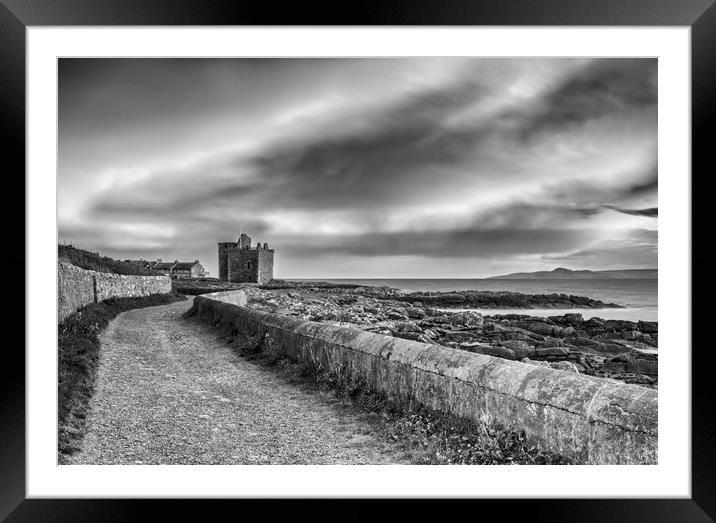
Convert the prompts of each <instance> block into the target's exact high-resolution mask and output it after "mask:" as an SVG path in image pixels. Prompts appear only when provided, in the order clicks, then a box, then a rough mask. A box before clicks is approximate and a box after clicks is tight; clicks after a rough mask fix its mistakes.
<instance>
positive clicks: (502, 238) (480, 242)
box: [275, 229, 594, 258]
mask: <svg viewBox="0 0 716 523" xmlns="http://www.w3.org/2000/svg"><path fill="white" fill-rule="evenodd" d="M593 237H594V231H591V230H588V229H581V230H577V229H524V230H521V229H511V230H505V229H491V230H478V229H457V230H450V231H420V232H414V231H403V232H391V233H371V234H361V235H327V236H318V237H317V236H303V235H299V236H293V237H290V238H289V237H280V236H279V237H278V238H277V240H276V242H275V244H276V245H280V246H282V249H283V251H284V252H288V253H289V254H291V253H293V254H296V255H300V256H306V255H314V256H323V255H347V256H358V257H373V256H420V257H428V258H441V257H450V258H490V257H494V256H514V255H524V254H536V253H543V252H562V251H566V250H570V249H574V248H576V247H578V246H580V245H584V244H585V243H586V242H588V241H590V240H591V239H593Z"/></svg>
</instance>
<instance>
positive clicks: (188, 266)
mask: <svg viewBox="0 0 716 523" xmlns="http://www.w3.org/2000/svg"><path fill="white" fill-rule="evenodd" d="M198 263H199V261H198V260H195V261H193V262H178V263H176V264H175V265H174V268H175V269H191V268H192V267H194V265H196V264H198Z"/></svg>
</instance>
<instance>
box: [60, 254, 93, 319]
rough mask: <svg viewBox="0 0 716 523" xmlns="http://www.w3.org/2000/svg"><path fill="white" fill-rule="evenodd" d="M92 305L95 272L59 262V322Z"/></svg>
mask: <svg viewBox="0 0 716 523" xmlns="http://www.w3.org/2000/svg"><path fill="white" fill-rule="evenodd" d="M90 303H94V271H86V270H84V269H80V268H79V267H75V266H74V265H72V264H70V263H66V262H62V261H60V262H58V263H57V316H58V321H60V322H61V321H63V320H64V319H65V318H67V317H68V316H70V315H72V314H74V313H75V312H76V311H78V310H79V309H81V308H82V307H84V306H86V305H89V304H90Z"/></svg>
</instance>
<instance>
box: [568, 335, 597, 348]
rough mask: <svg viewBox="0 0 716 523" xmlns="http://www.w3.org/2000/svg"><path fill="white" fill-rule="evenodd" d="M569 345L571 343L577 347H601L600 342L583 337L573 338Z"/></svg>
mask: <svg viewBox="0 0 716 523" xmlns="http://www.w3.org/2000/svg"><path fill="white" fill-rule="evenodd" d="M569 343H571V344H572V345H576V346H577V347H596V346H597V345H599V342H597V341H594V340H591V339H589V338H584V337H581V336H578V337H576V338H572V339H571V340H569Z"/></svg>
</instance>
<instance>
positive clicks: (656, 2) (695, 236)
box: [0, 0, 716, 522]
mask: <svg viewBox="0 0 716 523" xmlns="http://www.w3.org/2000/svg"><path fill="white" fill-rule="evenodd" d="M48 25H52V26H63V25H72V26H80V25H155V26H159V25H338V26H342V25H448V26H458V25H460V26H471V25H510V26H522V25H551V26H554V25H574V26H595V25H597V26H688V27H690V28H691V38H692V40H691V60H692V64H691V67H692V69H691V71H692V173H698V175H694V174H692V195H693V206H692V224H693V225H692V281H693V279H694V278H696V279H697V280H696V281H698V282H699V286H698V290H699V295H700V296H709V295H711V292H710V291H711V288H712V287H713V283H711V282H710V280H709V276H710V275H711V274H713V272H714V269H716V244H715V243H714V242H712V241H710V238H709V236H707V235H708V233H709V229H710V224H711V223H713V220H712V218H711V216H710V211H711V208H710V207H711V206H709V205H707V203H706V202H705V201H704V202H701V203H702V205H699V202H698V200H699V198H704V199H705V198H708V196H709V193H708V191H707V190H704V189H705V187H706V184H707V183H708V182H707V180H708V175H709V174H711V173H713V172H715V171H716V170H715V169H714V160H713V157H714V153H713V151H712V149H713V146H712V144H711V140H710V137H711V136H712V135H713V133H712V132H709V131H713V130H714V127H716V102H715V101H714V100H715V99H716V5H714V0H679V1H675V0H499V1H497V0H452V1H451V0H447V1H445V0H442V1H439V0H423V1H418V0H412V1H409V0H406V1H387V0H383V1H377V0H376V1H373V2H366V1H360V0H358V1H355V2H352V3H341V2H332V3H326V4H325V5H323V4H316V3H312V2H310V3H309V2H300V3H299V2H293V3H286V5H278V4H276V3H275V2H269V1H263V2H261V1H245V0H235V1H217V0H212V1H207V0H0V72H1V73H2V75H1V76H0V115H1V121H2V125H1V126H0V133H1V134H2V139H3V143H4V144H5V145H6V147H7V148H6V154H5V159H6V161H7V160H14V161H13V162H11V163H12V164H14V165H16V166H17V170H18V171H17V172H24V168H25V152H24V151H25V147H24V145H25V133H24V129H25V29H26V28H27V27H28V26H48ZM20 190H22V191H23V193H24V184H22V186H21V189H20ZM18 199H19V198H18ZM20 241H21V242H23V245H24V239H22V240H20ZM25 261H26V260H25V255H24V249H23V250H20V249H18V248H16V249H14V250H12V252H10V253H5V254H4V255H3V257H2V258H0V263H2V268H3V269H4V270H6V271H11V272H12V273H13V274H17V272H18V267H20V266H22V267H25ZM6 274H7V272H6ZM31 277H32V275H31V274H28V273H27V270H26V271H25V278H26V281H27V278H31ZM16 291H17V293H18V294H17V295H20V294H19V292H20V290H19V289H17V290H16ZM692 296H693V307H692V311H693V313H692V325H693V326H694V327H698V329H694V331H693V343H692V346H693V350H692V409H693V410H692V416H691V419H692V462H691V470H692V497H691V498H690V499H618V500H617V499H569V500H556V499H531V500H514V499H505V500H480V501H478V505H479V509H478V510H485V509H486V508H491V509H493V508H494V509H497V510H498V511H499V512H500V513H503V514H509V515H510V516H512V515H515V514H516V513H518V512H524V517H528V518H530V520H531V521H535V520H537V521H541V520H544V521H582V522H585V521H630V522H633V521H713V520H714V518H716V496H714V493H715V492H716V459H715V457H716V445H714V443H713V442H714V440H716V431H715V430H714V421H713V416H712V412H713V411H714V408H713V402H712V400H713V397H714V394H713V388H712V386H711V383H710V379H709V378H710V376H709V375H710V372H711V371H710V369H711V366H710V365H709V357H710V352H711V351H712V350H713V348H712V347H711V346H710V344H708V343H705V344H703V345H699V344H698V343H697V339H698V337H697V336H696V335H697V334H699V332H700V331H701V330H702V328H703V327H702V326H703V325H707V324H708V322H709V318H708V315H710V310H709V309H708V307H707V306H702V307H701V308H699V307H697V305H698V300H696V296H695V294H692ZM17 308H18V305H17V303H15V304H14V309H13V310H12V313H13V314H14V315H15V316H16V315H17ZM23 309H24V308H23ZM31 313H32V311H27V314H31ZM7 317H8V316H6V318H7ZM672 349H673V350H689V348H688V347H686V348H684V347H680V348H670V349H669V350H672ZM7 350H8V351H9V348H8V349H7ZM6 358H7V359H6V360H5V361H6V369H17V370H14V371H12V372H10V371H6V372H5V373H4V376H3V379H2V380H0V387H2V399H3V402H2V405H1V406H0V408H1V409H2V410H1V414H0V419H1V422H0V427H1V428H0V431H1V433H2V440H1V441H2V445H1V446H0V478H1V479H0V518H7V520H8V521H113V520H122V521H127V520H143V519H148V518H150V517H152V516H151V511H150V509H157V508H159V510H161V514H162V517H164V518H171V517H172V515H173V514H177V515H178V516H179V519H181V520H185V519H191V518H192V516H195V515H198V516H200V517H199V519H200V520H211V519H212V511H214V510H220V511H223V510H230V511H232V512H233V513H234V514H236V512H235V511H236V510H237V507H236V506H235V504H237V503H241V504H243V505H242V508H241V510H246V509H247V508H250V507H251V506H252V505H254V504H256V503H257V502H255V501H238V500H236V501H235V500H224V501H221V502H216V501H211V502H208V501H192V502H191V503H190V500H175V501H173V502H171V503H169V502H167V501H163V500H143V501H142V500H118V499H114V500H78V499H46V500H40V499H26V495H25V359H24V355H23V354H22V353H21V352H20V351H18V350H17V349H14V353H13V354H6ZM13 358H14V359H15V360H17V361H13ZM270 503H271V508H270V510H271V511H272V512H273V511H275V510H277V509H278V508H290V509H294V508H300V507H302V506H303V504H304V502H303V501H293V502H291V503H292V505H295V507H294V506H291V507H285V504H286V503H288V502H281V503H277V501H276V500H271V501H270ZM450 503H451V504H450V508H449V512H447V513H446V512H443V514H444V515H447V514H457V513H458V511H459V510H460V506H459V504H458V505H455V503H456V501H451V502H450ZM458 503H459V502H458ZM508 507H509V509H508ZM261 508H262V509H263V510H267V507H265V506H264V505H262V507H261ZM361 508H362V507H361ZM337 510H339V511H341V513H343V514H350V515H351V516H352V517H353V518H356V517H358V516H360V515H361V510H360V509H357V508H354V507H351V508H350V509H349V508H347V507H346V506H345V505H344V506H343V507H341V508H338V509H337ZM370 510H375V509H374V508H371V509H370ZM378 510H381V509H378ZM401 510H405V512H404V513H403V515H402V516H401V517H408V516H409V514H410V513H423V512H424V511H425V506H424V501H422V500H417V501H416V500H413V501H411V502H410V503H409V504H404V505H403V508H402V509H401ZM469 510H470V511H474V510H475V508H473V507H470V508H469ZM313 512H314V514H313V515H314V517H315V515H316V514H315V510H314V511H313ZM326 514H327V515H328V516H329V517H331V518H332V519H333V518H335V517H336V514H335V512H334V511H332V510H327V512H326ZM341 519H345V517H344V518H341Z"/></svg>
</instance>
